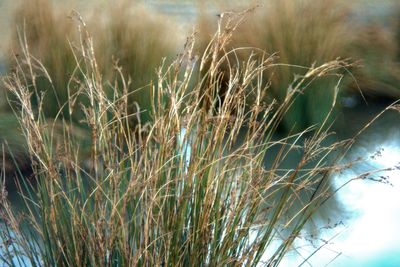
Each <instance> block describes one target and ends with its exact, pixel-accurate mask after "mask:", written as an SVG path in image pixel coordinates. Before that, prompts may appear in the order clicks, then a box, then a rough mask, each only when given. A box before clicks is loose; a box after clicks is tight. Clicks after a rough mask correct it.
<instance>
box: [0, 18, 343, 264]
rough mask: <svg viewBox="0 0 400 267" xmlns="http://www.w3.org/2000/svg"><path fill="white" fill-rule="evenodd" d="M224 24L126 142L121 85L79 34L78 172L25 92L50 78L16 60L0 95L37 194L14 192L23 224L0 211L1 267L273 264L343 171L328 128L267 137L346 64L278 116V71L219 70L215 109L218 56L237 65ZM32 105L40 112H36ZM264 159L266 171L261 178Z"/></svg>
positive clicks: (188, 57) (253, 64) (65, 145)
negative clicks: (270, 78)
mask: <svg viewBox="0 0 400 267" xmlns="http://www.w3.org/2000/svg"><path fill="white" fill-rule="evenodd" d="M232 16H233V17H232ZM234 17H235V15H232V14H231V15H229V14H226V16H225V17H224V20H221V21H220V22H219V26H220V27H219V30H218V31H217V32H216V34H215V35H214V38H213V39H212V41H211V43H210V45H209V46H207V49H206V50H205V51H204V52H203V53H202V54H200V55H196V53H195V52H194V51H193V47H194V38H193V37H192V38H189V39H188V42H187V43H186V45H185V47H184V51H183V52H182V54H181V55H180V56H179V57H178V58H177V59H176V60H175V61H174V62H173V63H172V64H170V65H167V64H164V65H162V66H161V67H160V68H159V70H158V75H157V80H156V81H155V82H154V83H153V84H152V87H151V89H152V92H153V96H154V98H152V99H154V101H153V103H152V109H151V120H150V123H149V124H142V123H140V120H138V124H137V125H136V127H135V128H134V129H132V128H131V127H129V120H130V118H131V117H134V116H138V114H137V113H132V111H131V110H130V109H129V108H128V106H129V102H128V96H129V93H128V89H127V87H126V86H127V80H126V79H125V76H123V75H121V76H119V78H118V80H116V81H111V82H107V81H106V80H103V77H102V75H101V74H100V70H99V69H98V64H97V60H96V52H95V51H94V50H93V47H94V44H93V43H92V37H90V36H89V34H88V33H87V32H86V28H85V27H84V26H83V25H81V26H80V27H81V29H82V34H81V40H82V42H81V43H80V45H78V46H77V47H78V48H75V49H74V54H75V55H76V61H75V72H74V73H73V76H72V77H71V78H70V81H69V82H68V83H67V84H68V85H69V86H74V83H75V82H76V79H75V77H83V78H84V79H83V80H82V82H79V84H80V90H79V92H78V93H79V94H82V95H84V96H85V98H87V99H88V101H87V102H84V103H80V104H81V105H80V107H81V108H82V112H83V113H84V115H85V119H84V120H85V123H86V125H87V127H88V128H89V129H90V133H91V134H90V140H91V162H92V164H89V165H85V164H83V163H82V162H80V161H79V160H78V159H77V158H78V157H77V155H78V151H79V147H80V145H79V142H77V140H76V139H75V137H74V135H73V133H72V130H71V129H72V128H71V123H70V122H69V121H67V120H64V121H62V122H61V123H62V124H63V139H62V142H54V140H53V135H52V133H53V131H52V128H53V125H52V124H48V123H47V121H46V119H45V116H44V115H43V111H42V110H40V109H39V108H38V107H40V106H41V105H45V101H46V100H45V99H44V98H41V97H40V95H33V96H32V95H31V91H30V89H31V88H32V87H33V89H34V90H38V88H36V86H37V85H36V84H35V83H33V84H31V83H30V81H31V80H32V79H33V80H34V78H33V77H35V76H37V75H41V74H43V73H47V71H46V70H45V69H44V68H42V69H39V68H33V66H32V64H33V63H32V62H33V57H32V54H31V53H30V52H29V50H28V49H25V50H23V53H22V54H21V55H20V59H19V61H18V62H19V64H18V65H17V68H16V69H15V71H14V72H13V73H10V74H9V75H8V76H7V77H6V78H5V84H6V87H7V89H8V90H9V92H10V93H12V94H13V95H14V97H15V99H16V101H17V103H18V105H19V112H18V113H17V116H18V119H19V122H20V124H21V128H22V130H23V134H24V136H25V141H26V142H27V146H28V148H29V153H30V157H31V160H32V162H33V163H34V164H33V168H34V177H35V179H36V180H37V186H36V187H35V186H30V185H29V183H28V182H23V183H22V185H21V187H22V188H25V190H26V191H27V192H28V193H25V194H24V201H25V205H26V209H27V212H26V213H25V214H23V216H19V215H18V214H16V213H14V212H12V210H11V209H10V207H9V204H8V202H7V200H6V199H5V198H3V199H2V200H1V205H2V218H3V223H4V224H3V225H4V227H3V228H2V234H1V240H2V243H3V244H2V245H3V249H4V253H2V254H0V257H1V259H2V260H3V261H4V262H5V263H6V264H8V265H15V264H18V265H34V266H35V265H45V266H56V265H57V266H83V265H85V266H110V265H113V266H114V265H115V266H147V265H151V266H161V265H163V266H164V265H165V266H188V265H191V266H205V265H207V266H225V265H246V266H256V265H257V264H259V263H261V262H264V263H265V264H267V265H269V266H276V265H278V264H279V262H280V261H281V260H282V258H283V257H284V256H285V255H286V253H287V252H288V251H290V250H291V248H292V245H293V243H294V241H295V240H296V238H298V237H299V235H300V233H301V231H302V229H303V227H304V225H305V224H306V223H307V222H308V221H309V219H310V217H311V216H312V215H313V214H314V213H315V211H316V210H317V209H318V208H319V207H320V206H321V205H322V204H323V203H324V202H325V201H326V200H327V199H328V198H329V197H331V195H330V194H329V192H330V191H329V182H328V179H329V177H330V175H331V174H332V173H333V172H335V171H339V170H340V167H338V166H337V165H336V164H335V162H336V161H335V159H336V158H337V155H336V156H335V157H333V156H332V157H331V156H330V155H331V154H332V153H333V151H334V150H335V149H338V148H339V147H341V145H343V143H342V144H340V143H338V144H330V145H329V146H324V145H323V141H324V140H325V139H326V137H327V136H328V132H326V131H325V130H323V126H324V124H322V125H321V128H313V129H308V130H307V131H302V132H297V133H296V132H295V133H293V134H292V135H289V136H287V137H285V138H283V139H281V140H275V141H274V140H273V139H272V137H273V135H274V133H275V131H276V128H277V126H278V125H279V124H280V123H281V120H282V117H283V116H284V115H285V114H286V112H287V111H288V109H289V107H290V106H291V105H292V104H293V101H294V99H295V98H296V97H297V96H298V95H299V94H302V93H304V90H307V84H308V83H309V82H310V81H312V80H314V79H319V78H320V77H322V76H324V75H330V74H336V73H337V72H340V70H341V69H342V68H343V67H346V66H347V63H346V62H342V61H331V62H329V63H324V64H322V65H316V66H315V67H311V68H309V69H307V70H306V71H305V74H304V75H302V76H299V78H298V80H297V82H296V84H295V85H294V87H293V88H292V90H290V91H289V92H288V94H287V95H286V96H285V98H284V99H283V101H282V100H281V101H280V102H279V103H278V102H276V101H265V94H268V93H269V92H270V90H269V83H268V82H266V81H265V78H264V75H265V72H267V71H268V70H269V69H270V68H275V67H276V64H275V62H274V58H272V57H269V56H267V55H266V54H263V56H260V57H258V58H257V57H255V56H250V57H248V58H247V59H246V60H245V61H244V62H231V64H230V65H229V66H230V67H229V76H226V79H227V88H226V92H225V94H224V101H221V99H220V98H219V96H218V91H219V90H220V88H219V86H220V83H219V79H220V77H221V71H220V65H221V64H222V63H221V61H220V59H219V57H217V56H216V55H217V54H218V53H220V52H221V51H225V53H226V54H234V53H235V51H234V50H233V51H230V50H229V49H228V48H227V47H226V44H227V43H228V41H229V38H230V37H231V33H232V31H234V30H235V28H237V26H238V24H237V23H236V20H235V19H234ZM222 25H225V26H222ZM25 47H28V46H25ZM206 66H207V69H204V68H205V67H206ZM27 69H32V72H26V70H27ZM32 76H33V77H32ZM339 80H340V78H339ZM49 82H50V81H49ZM110 84H112V85H113V86H114V87H113V89H114V90H113V91H112V92H113V94H112V95H109V94H108V93H107V89H106V88H107V87H108V86H110ZM193 84H194V86H193ZM281 86H282V87H284V86H289V84H286V85H284V84H282V85H281ZM32 97H34V98H36V102H37V103H39V105H37V106H34V105H32ZM74 99H75V98H74ZM249 99H252V101H249ZM72 100H73V99H71V98H70V99H69V101H72ZM68 106H70V105H68ZM77 106H79V105H77ZM326 121H327V120H325V122H326ZM311 130H312V131H311ZM306 133H307V134H308V138H307V139H304V138H302V137H303V136H304V135H305V134H306ZM276 146H278V147H280V149H279V151H278V153H273V152H272V151H273V149H274V147H276ZM291 153H300V155H301V157H300V158H299V160H298V161H297V162H295V163H294V165H293V166H294V167H293V168H290V169H285V168H284V167H283V166H282V162H284V161H285V159H286V157H287V156H288V155H290V154H291ZM266 159H268V160H270V161H271V162H272V165H271V166H270V167H268V168H265V164H264V161H265V160H266ZM266 252H268V253H267V254H265V253H266ZM265 255H268V257H267V258H265Z"/></svg>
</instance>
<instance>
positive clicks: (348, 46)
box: [0, 0, 400, 266]
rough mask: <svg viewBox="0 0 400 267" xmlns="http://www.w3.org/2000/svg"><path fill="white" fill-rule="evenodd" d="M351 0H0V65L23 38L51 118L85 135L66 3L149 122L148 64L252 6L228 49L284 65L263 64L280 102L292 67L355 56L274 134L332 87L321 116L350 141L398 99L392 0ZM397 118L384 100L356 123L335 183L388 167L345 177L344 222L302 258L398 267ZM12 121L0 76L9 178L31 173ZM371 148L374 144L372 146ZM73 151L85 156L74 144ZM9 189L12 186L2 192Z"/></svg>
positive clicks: (322, 100) (298, 69)
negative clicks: (43, 73) (44, 75)
mask: <svg viewBox="0 0 400 267" xmlns="http://www.w3.org/2000/svg"><path fill="white" fill-rule="evenodd" d="M349 2H350V1H344V0H343V1H342V0H331V1H323V0H319V1H316V0H265V1H230V2H229V5H228V4H226V1H161V0H160V1H101V0H99V1H87V0H86V1H83V0H82V1H78V0H75V1H57V0H53V1H50V0H29V1H28V0H20V1H16V0H13V1H11V0H1V1H0V25H2V26H1V27H0V40H1V42H0V73H1V74H2V75H6V74H7V73H10V72H12V70H13V68H14V66H15V64H16V63H15V62H16V61H15V58H16V57H18V56H19V54H21V43H22V42H23V41H25V40H26V42H27V44H28V46H29V51H30V53H32V55H34V57H36V58H37V59H39V60H40V61H41V62H42V63H43V65H44V66H45V67H46V68H47V70H48V72H49V74H50V76H51V77H52V78H53V85H51V84H49V83H48V82H46V79H43V80H41V79H40V77H39V78H38V83H40V86H39V87H40V88H41V90H43V92H46V94H45V101H44V105H43V107H42V108H43V110H44V112H45V115H46V117H47V118H49V119H54V118H56V117H57V116H58V111H59V110H60V109H61V111H62V114H63V116H64V117H65V118H66V117H68V118H69V119H71V121H73V122H74V123H75V124H76V127H77V131H76V132H77V133H80V131H82V134H81V138H82V143H84V142H85V140H84V139H85V129H81V124H80V123H79V121H80V120H81V119H82V114H81V113H80V112H74V113H72V114H69V112H67V109H66V107H65V106H64V105H63V103H65V102H66V100H67V98H68V94H67V86H68V83H69V77H70V76H71V73H72V72H73V71H74V68H75V58H74V55H73V53H72V50H73V47H74V45H76V44H77V41H78V38H79V35H78V34H77V23H76V21H74V20H73V19H72V17H73V15H71V14H72V13H71V11H72V10H75V11H77V12H79V14H80V15H81V16H82V17H83V18H84V20H85V22H86V24H87V27H88V29H89V30H90V33H91V34H92V37H93V40H94V44H95V48H94V49H95V53H97V55H96V56H97V60H98V64H99V67H100V70H101V72H102V73H101V74H102V76H103V77H104V78H105V79H109V80H112V79H113V77H115V75H120V73H119V72H118V70H121V72H122V73H123V74H124V75H125V76H126V77H129V82H130V83H129V86H128V89H129V90H130V91H131V92H132V93H131V95H130V102H131V103H132V105H131V108H132V109H133V110H135V109H138V106H139V107H140V110H141V116H140V118H139V119H140V120H141V121H148V120H150V119H151V118H150V115H149V109H150V98H151V94H150V86H151V84H152V82H155V81H156V78H157V76H156V69H157V68H158V67H159V66H160V65H161V64H162V63H163V62H164V60H165V64H168V62H171V61H172V60H173V59H174V57H175V56H176V55H177V54H178V53H179V52H180V51H181V50H182V48H183V45H184V43H185V39H186V36H188V35H189V34H190V33H191V31H192V30H193V28H194V29H195V30H196V32H197V46H198V48H197V49H198V51H201V50H202V49H204V48H205V46H206V45H207V44H208V42H209V41H210V40H211V38H212V34H213V33H214V32H215V30H216V29H217V20H218V14H221V12H223V11H241V10H244V9H246V8H251V7H256V8H255V9H254V10H253V11H252V12H251V13H250V15H248V16H246V17H245V19H244V21H243V23H242V24H241V26H240V27H239V29H238V30H237V31H236V32H235V33H234V35H233V39H232V41H231V44H230V47H231V48H237V47H255V48H259V49H262V50H264V51H266V52H267V53H269V54H273V53H276V56H277V58H278V61H279V63H281V64H282V66H281V67H279V68H277V69H275V70H274V72H273V73H270V75H269V79H270V80H271V88H270V92H269V94H267V96H266V97H269V98H271V99H272V98H275V99H277V100H278V101H283V98H284V96H285V94H286V91H287V89H288V86H289V85H291V84H292V83H294V82H295V81H296V80H295V79H296V75H294V74H299V75H302V74H305V72H306V69H305V68H304V67H310V66H312V65H320V64H323V63H325V62H327V61H330V60H334V59H337V58H342V59H348V60H349V61H350V62H352V63H354V64H353V67H351V68H350V69H348V70H346V71H345V72H344V73H343V79H342V80H341V83H340V84H339V85H337V84H336V80H337V79H336V78H335V77H333V78H332V79H329V78H325V79H323V80H322V79H321V80H319V81H318V82H314V83H311V84H310V85H309V88H308V90H307V91H306V92H305V93H304V94H303V95H301V97H299V98H298V99H297V100H296V102H295V103H294V104H293V106H292V107H291V109H290V110H289V112H288V113H287V114H286V115H285V117H284V119H283V122H282V125H280V129H279V134H283V135H284V134H287V133H289V132H290V131H300V130H303V129H305V128H307V127H309V126H311V125H318V124H321V123H322V121H323V119H324V118H325V116H326V115H327V113H328V112H329V110H330V109H331V106H332V102H333V101H334V99H335V97H334V95H335V90H336V89H335V88H336V86H339V88H340V93H339V95H338V99H336V104H335V106H334V109H333V112H334V114H333V116H331V118H332V119H331V121H330V122H329V123H330V124H332V129H333V130H334V131H335V132H336V133H337V137H336V138H340V139H345V138H350V137H352V136H354V135H355V134H357V133H358V132H359V131H360V129H362V128H363V126H364V125H365V124H366V123H367V122H369V121H371V120H372V119H373V118H374V117H375V116H376V115H377V114H380V113H381V112H382V111H384V110H385V109H387V107H388V105H390V104H392V103H394V102H395V101H397V100H399V99H400V3H399V2H398V1H395V0H392V1H390V0H380V1H379V0H375V1H373V0H356V1H351V3H349ZM248 55H249V54H246V53H243V54H240V53H239V54H238V57H239V58H240V59H243V60H244V59H245V58H246V56H248ZM287 64H290V65H291V66H290V67H289V66H288V65H287ZM117 67H120V69H119V68H117ZM111 88H112V86H110V90H111ZM72 90H79V88H72ZM9 101H12V99H9ZM82 101H85V100H84V99H82ZM134 103H138V105H136V104H134ZM135 123H137V122H135V121H132V124H135ZM399 123H400V120H399V116H398V114H397V113H396V111H395V110H391V109H389V110H387V111H386V112H384V113H383V115H382V116H380V117H379V118H378V119H377V120H375V121H374V122H373V123H372V124H371V125H370V126H369V127H368V128H367V129H366V130H365V131H363V132H362V134H361V136H360V138H359V139H358V141H357V144H356V145H355V146H354V148H353V150H352V151H351V153H350V154H349V156H348V160H352V159H356V158H358V157H364V158H366V159H368V161H367V162H364V163H362V164H360V165H356V166H354V167H353V168H352V170H349V171H348V172H346V173H343V174H342V175H341V177H337V178H335V183H337V186H338V187H340V185H341V181H342V182H343V181H347V180H348V179H349V177H350V178H351V177H353V176H354V177H356V176H357V175H359V174H360V173H363V172H368V171H369V170H372V169H374V168H392V169H393V170H390V171H389V170H386V171H382V172H381V173H379V174H378V175H377V177H378V178H379V177H381V179H374V180H373V181H372V180H357V181H354V182H352V184H351V186H348V187H346V188H345V190H341V191H340V192H339V197H338V199H339V200H340V203H339V204H337V205H342V206H344V210H346V214H347V215H346V219H344V220H342V219H340V220H339V219H337V218H325V219H329V220H330V222H331V225H334V226H335V227H326V231H324V233H323V236H322V237H321V238H320V242H321V243H319V244H317V245H316V246H321V245H323V247H322V248H321V249H320V251H319V252H318V253H316V254H315V255H314V256H312V257H311V258H310V259H309V263H306V264H311V265H314V266H322V265H325V264H330V265H329V266H399V265H400V256H399V255H400V245H399V244H400V232H399V231H398V230H397V226H398V225H399V224H400V197H399V196H400V194H399V193H400V182H399V179H400V173H399V169H400V127H399V125H400V124H399ZM18 127H19V126H18V122H17V121H16V119H15V117H14V115H13V112H12V108H11V107H10V105H9V103H8V100H7V97H6V92H5V89H4V86H3V85H1V86H0V142H1V143H2V144H3V151H4V152H3V154H4V155H5V157H4V159H3V160H2V161H1V163H0V165H1V169H2V170H3V172H4V173H5V174H6V175H7V178H8V177H10V179H12V177H13V173H14V172H15V171H16V170H15V164H18V165H19V166H20V168H21V170H23V171H25V172H27V173H29V159H28V156H27V152H26V148H25V146H24V142H23V140H24V139H23V137H22V136H21V135H20V133H19V129H18ZM376 151H380V153H379V154H378V155H376ZM82 154H83V155H82V157H83V158H85V155H84V154H85V151H84V149H83V152H82ZM396 168H397V169H396ZM382 177H383V178H382ZM10 188H12V183H10ZM9 191H10V192H11V193H10V194H11V195H12V189H10V190H9ZM333 236H335V238H334V239H332V240H331V239H330V238H331V237H333ZM300 243H301V242H300ZM297 245H298V250H297V251H296V252H295V253H293V257H292V258H289V259H288V261H290V262H289V263H290V264H291V265H296V264H297V265H299V264H301V263H302V262H303V261H304V257H307V256H308V255H309V254H310V253H312V251H313V249H315V248H313V247H312V246H311V247H310V246H309V245H305V244H297ZM299 255H300V256H299ZM304 255H305V256H304Z"/></svg>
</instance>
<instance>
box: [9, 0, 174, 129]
mask: <svg viewBox="0 0 400 267" xmlns="http://www.w3.org/2000/svg"><path fill="white" fill-rule="evenodd" d="M92 5H94V7H93V8H94V10H97V11H98V12H95V13H94V14H93V18H92V19H91V20H89V22H88V27H89V28H90V29H91V32H92V34H93V38H94V39H95V40H96V47H95V48H94V51H96V53H97V55H98V56H97V64H99V66H98V70H99V72H100V74H101V75H103V76H105V77H106V78H107V79H112V77H113V76H118V75H120V73H119V72H120V71H121V73H123V74H124V75H125V76H126V77H129V79H127V82H129V84H128V86H127V89H128V91H129V92H132V94H131V95H130V97H129V100H130V102H131V103H132V105H131V108H132V109H133V108H134V107H135V104H134V102H138V104H139V105H140V106H141V107H142V108H143V110H145V109H147V110H148V109H149V108H150V102H151V101H150V97H149V91H150V90H149V84H150V82H151V80H154V79H156V78H157V77H156V74H155V70H156V68H157V67H158V66H159V65H160V64H161V62H162V59H163V57H168V56H169V57H171V56H175V54H176V50H177V46H176V42H177V40H178V37H177V36H178V35H177V31H176V28H173V27H172V26H171V25H172V24H171V22H169V21H168V20H167V19H165V18H164V17H160V16H156V15H154V14H152V13H151V12H150V11H148V10H146V9H144V8H143V7H141V6H140V5H137V4H136V5H134V4H132V3H129V2H128V1H122V2H119V4H114V3H113V4H111V3H110V4H109V5H105V6H99V7H102V8H101V9H100V8H97V9H96V7H95V4H92ZM62 7H63V5H61V4H55V3H52V1H50V0H34V1H29V3H22V4H21V5H20V6H19V8H18V9H17V10H16V12H15V14H14V19H15V25H17V29H18V32H16V33H15V35H14V38H13V43H12V44H11V47H12V50H13V51H14V53H15V54H17V55H18V54H21V53H23V51H21V46H20V43H21V41H22V42H24V43H26V44H28V45H29V53H31V54H32V58H34V59H33V61H34V62H32V65H33V66H35V64H37V62H36V59H39V60H40V62H41V64H43V65H44V67H45V68H46V69H47V71H48V73H46V75H47V74H48V76H50V77H51V83H50V82H49V79H48V77H42V76H38V77H35V82H36V83H38V86H37V87H38V88H39V89H40V90H39V92H36V93H39V94H42V93H44V92H45V96H44V97H45V101H44V102H43V106H42V107H41V108H42V109H43V112H44V114H45V116H46V117H52V118H55V117H56V116H59V114H58V112H59V111H60V110H62V111H63V112H62V115H63V116H64V117H65V118H69V117H70V116H71V114H69V113H68V112H69V111H68V108H67V107H66V104H67V100H68V98H69V97H70V96H73V95H74V94H76V93H77V92H78V91H79V90H81V88H80V84H79V83H76V86H75V87H74V86H68V85H69V82H70V81H71V77H72V76H73V77H74V78H75V79H76V80H79V81H81V82H84V77H80V76H78V75H74V72H76V71H77V70H76V64H75V61H76V58H75V55H74V54H73V53H72V50H71V45H73V43H77V42H79V36H77V35H76V30H75V26H74V24H73V22H72V19H71V16H74V14H73V13H72V14H71V13H70V9H63V8H62ZM66 10H67V11H66ZM172 29H174V30H172ZM21 33H24V34H25V36H21V35H23V34H21ZM21 39H23V40H21ZM71 42H72V43H71ZM24 49H25V48H24ZM113 60H114V61H115V62H113ZM116 61H118V64H117V65H118V68H120V69H119V70H116V68H115V66H116ZM9 63H10V64H9V65H10V66H11V69H12V68H14V67H15V63H14V58H12V59H11V60H10V62H9ZM35 67H36V66H35ZM131 80H132V81H134V84H135V88H133V87H132V84H130V81H131ZM75 82H76V81H75ZM67 87H68V89H69V90H66V89H67ZM141 87H145V88H144V89H141V90H139V91H140V92H136V90H137V89H138V88H141ZM109 90H112V89H111V88H109ZM108 93H111V92H108ZM111 94H112V93H111ZM81 101H87V99H80V100H79V101H78V102H81ZM77 110H79V109H77ZM82 117H83V116H82V113H81V112H77V114H73V116H72V118H73V119H74V120H75V121H79V120H80V119H81V118H82ZM143 119H148V114H147V116H146V117H145V118H143Z"/></svg>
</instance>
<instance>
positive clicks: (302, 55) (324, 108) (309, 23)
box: [199, 0, 353, 131]
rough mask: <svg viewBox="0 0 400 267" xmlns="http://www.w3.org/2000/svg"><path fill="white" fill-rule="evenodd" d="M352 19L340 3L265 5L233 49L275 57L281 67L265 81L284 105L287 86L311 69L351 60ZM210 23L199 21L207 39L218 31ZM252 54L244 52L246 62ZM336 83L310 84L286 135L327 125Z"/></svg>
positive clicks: (291, 113) (294, 108)
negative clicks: (324, 123)
mask: <svg viewBox="0 0 400 267" xmlns="http://www.w3.org/2000/svg"><path fill="white" fill-rule="evenodd" d="M347 19H348V8H347V7H346V6H345V5H343V4H341V3H339V1H308V0H306V1H297V0H295V1H292V0H283V1H282V0H276V1H275V0H273V1H263V2H262V4H261V5H260V6H257V7H256V8H255V11H254V13H253V14H252V15H251V16H249V17H248V18H246V19H245V22H244V23H243V24H242V25H241V26H240V29H239V30H238V34H236V35H235V36H234V37H233V38H232V42H231V44H230V46H231V47H248V46H249V47H257V48H260V49H262V50H264V51H267V52H268V53H270V54H273V53H275V54H276V56H277V57H278V58H279V62H280V63H281V66H280V67H279V68H274V69H273V72H272V71H271V72H270V73H269V74H268V75H266V77H265V79H266V80H269V79H270V80H271V83H272V84H271V89H270V90H271V91H272V92H271V94H268V95H269V96H272V95H273V98H276V99H277V100H278V101H280V102H282V101H283V100H284V99H285V97H286V95H287V94H288V90H287V89H288V88H287V85H288V84H292V85H293V86H295V84H296V82H297V81H298V79H297V75H300V76H302V75H304V74H305V73H306V72H307V71H308V69H309V68H310V67H312V66H316V65H319V64H323V63H324V62H328V61H331V60H335V59H337V58H346V57H347V56H348V54H347V49H348V48H349V47H350V44H351V43H352V40H353V33H352V32H351V29H350V27H349V24H348V23H347V21H346V20H347ZM209 21H210V18H209V16H207V15H204V16H203V17H200V22H199V24H200V32H202V35H203V37H202V38H204V39H205V40H207V39H209V37H208V36H209V33H210V32H212V31H213V30H211V28H212V26H211V25H212V24H210V23H209ZM211 21H212V19H211ZM205 43H207V42H206V41H205ZM247 56H248V54H247V53H242V57H243V58H246V57H247ZM343 74H345V71H344V72H343ZM336 81H337V77H330V76H326V77H324V78H322V79H318V80H317V81H315V82H313V83H310V84H309V87H310V88H309V89H308V90H307V92H305V93H304V95H302V96H300V97H298V99H297V100H296V101H295V102H294V103H293V106H292V108H291V109H290V110H289V111H288V112H287V113H286V114H285V117H284V119H283V126H284V128H285V129H286V131H290V130H291V129H292V128H293V127H294V128H295V129H297V130H299V129H305V128H307V127H308V126H310V125H314V124H320V123H321V122H323V120H324V118H325V117H326V115H327V113H328V112H329V110H330V107H331V103H332V101H333V99H334V96H335V92H334V90H335V83H336ZM337 104H339V103H337Z"/></svg>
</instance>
